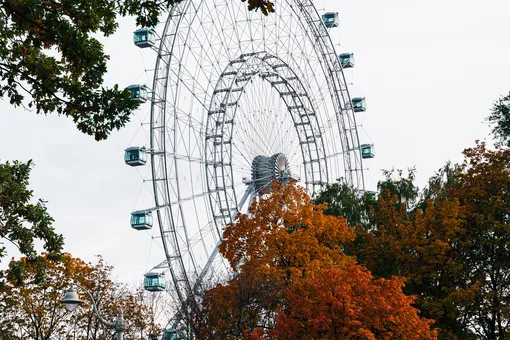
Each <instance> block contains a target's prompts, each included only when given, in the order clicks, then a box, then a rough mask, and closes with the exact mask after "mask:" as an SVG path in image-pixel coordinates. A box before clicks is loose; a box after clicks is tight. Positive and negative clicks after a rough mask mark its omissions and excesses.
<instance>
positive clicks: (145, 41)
mask: <svg viewBox="0 0 510 340" xmlns="http://www.w3.org/2000/svg"><path fill="white" fill-rule="evenodd" d="M133 42H134V43H135V45H136V46H138V47H140V48H146V47H152V46H154V44H155V43H156V32H155V31H154V30H153V29H152V28H140V29H137V30H136V31H134V32H133Z"/></svg>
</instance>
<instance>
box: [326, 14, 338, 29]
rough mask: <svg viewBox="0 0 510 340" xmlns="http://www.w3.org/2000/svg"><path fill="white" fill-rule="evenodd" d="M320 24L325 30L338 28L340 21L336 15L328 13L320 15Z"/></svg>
mask: <svg viewBox="0 0 510 340" xmlns="http://www.w3.org/2000/svg"><path fill="white" fill-rule="evenodd" d="M322 22H323V23H324V26H326V27H327V28H333V27H338V25H339V24H340V19H338V13H335V12H328V13H324V14H323V15H322Z"/></svg>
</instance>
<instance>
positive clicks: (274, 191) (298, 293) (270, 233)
mask: <svg viewBox="0 0 510 340" xmlns="http://www.w3.org/2000/svg"><path fill="white" fill-rule="evenodd" d="M326 208H327V206H326V205H325V204H324V205H314V204H312V203H311V201H310V197H309V196H308V195H307V194H306V192H305V190H304V189H303V188H300V187H297V186H296V185H295V183H289V184H285V185H284V184H282V183H280V182H275V183H274V184H273V187H272V188H271V190H270V191H268V192H266V193H265V194H263V195H262V196H261V197H259V198H258V199H257V200H256V201H255V202H254V203H253V204H252V205H251V207H250V208H249V212H248V214H240V215H238V217H237V220H236V221H235V223H233V224H232V225H229V226H227V228H226V229H225V231H224V239H223V242H222V243H221V244H220V252H221V254H222V255H223V256H224V257H225V258H226V259H227V260H228V261H229V262H230V265H231V267H232V269H233V270H234V271H235V272H236V274H235V276H234V277H233V278H232V279H231V280H229V281H228V282H227V283H226V284H224V285H218V286H217V287H215V288H213V289H211V290H209V291H208V292H207V293H206V294H205V296H204V298H203V301H202V304H201V307H202V309H201V310H200V311H198V312H197V313H196V315H195V321H196V322H195V323H194V324H195V325H196V327H197V329H196V332H197V334H198V337H200V338H225V339H234V338H245V339H248V338H249V339H258V338H260V337H266V338H274V339H289V338H294V335H295V336H296V337H297V338H299V337H301V338H318V337H319V336H321V337H326V336H332V335H333V334H334V333H333V332H334V330H335V329H337V328H342V329H343V331H342V333H341V334H340V333H338V334H339V335H338V336H344V337H342V338H345V339H349V338H356V336H357V335H360V333H358V330H359V329H360V325H363V327H365V328H366V330H365V331H363V336H365V337H368V338H370V336H372V338H373V337H376V336H378V332H386V333H384V334H386V335H388V337H387V338H394V339H397V338H409V339H415V338H418V337H417V336H415V335H416V334H421V336H422V337H421V338H423V339H431V338H435V334H434V332H432V331H431V330H430V327H429V321H427V320H424V319H421V318H420V317H419V316H418V314H417V311H416V310H415V309H414V308H413V307H412V306H411V301H412V298H409V297H404V295H403V294H402V290H401V285H402V283H401V281H400V280H398V279H391V280H388V281H384V280H380V281H373V280H372V278H371V276H370V274H369V273H368V272H367V271H366V270H365V269H363V268H362V267H361V266H359V265H357V264H356V263H355V259H354V258H353V257H350V256H347V255H345V254H344V248H345V247H344V245H345V244H346V243H348V242H351V241H352V240H353V238H354V230H353V229H352V228H349V227H348V225H347V223H346V220H345V219H344V218H338V217H335V216H327V215H325V214H324V210H325V209H326ZM328 275H329V276H328ZM347 276H351V277H352V279H353V281H349V280H337V279H338V278H340V277H347ZM325 277H329V278H330V279H328V280H326V281H324V278H325ZM346 281H349V282H350V283H348V284H345V282H346ZM354 281H356V282H354ZM361 282H363V284H364V285H365V286H364V287H365V288H366V289H365V288H360V289H359V290H356V288H355V287H356V286H359V287H361V286H360V284H361ZM384 282H387V283H384ZM321 285H322V286H321ZM319 286H320V288H317V289H315V288H316V287H319ZM377 287H379V289H375V288H377ZM383 287H384V288H383ZM326 291H331V292H332V293H331V294H333V296H334V298H335V299H337V300H336V301H335V302H334V303H335V304H338V305H341V304H345V303H351V304H357V303H358V302H359V301H361V300H366V301H370V300H371V299H373V300H377V301H379V302H384V304H385V305H386V306H388V305H390V306H393V307H396V306H399V308H395V311H394V313H395V314H393V316H394V320H395V322H394V323H392V322H391V321H390V322H382V321H381V320H382V319H383V318H384V317H385V316H384V315H380V316H379V317H377V318H376V317H375V314H377V312H378V311H377V307H369V306H368V304H365V305H360V306H357V307H356V308H358V309H359V313H347V314H346V313H344V314H339V315H338V314H337V313H336V312H337V311H336V310H333V309H330V310H329V312H328V313H326V314H324V315H323V316H321V317H320V318H321V324H320V325H319V324H318V323H319V322H318V321H317V320H316V316H317V315H315V313H311V311H312V310H315V308H316V307H318V306H319V305H321V304H322V303H325V302H326V301H333V300H331V299H330V298H329V297H328V295H326V296H325V295H324V294H323V293H324V292H326ZM337 292H342V294H344V295H345V294H347V295H349V296H348V297H345V296H341V295H338V294H336V293H337ZM309 293H310V294H309ZM351 294H358V295H359V296H356V297H355V296H351ZM390 296H391V297H390ZM358 299H360V300H358ZM393 299H394V300H393ZM398 300H402V301H400V302H398ZM328 306H329V305H328ZM305 310H306V311H308V312H307V313H305ZM382 310H383V307H382V306H381V309H379V311H382ZM364 313H366V314H370V313H373V314H374V315H372V316H373V317H371V318H366V319H362V317H361V315H363V314H364ZM397 323H398V326H397ZM306 325H309V326H310V327H307V326H306ZM315 326H317V327H315ZM418 329H419V330H418ZM391 332H393V333H392V334H393V336H389V334H390V333H391ZM399 332H401V333H399ZM420 332H422V333H420ZM381 334H382V333H381ZM397 334H398V335H397ZM400 335H403V337H400Z"/></svg>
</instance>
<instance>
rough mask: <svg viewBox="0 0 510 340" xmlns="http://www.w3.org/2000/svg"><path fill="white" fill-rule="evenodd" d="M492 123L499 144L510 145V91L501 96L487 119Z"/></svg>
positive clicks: (493, 132)
mask: <svg viewBox="0 0 510 340" xmlns="http://www.w3.org/2000/svg"><path fill="white" fill-rule="evenodd" d="M486 120H487V121H488V122H489V124H490V125H492V131H491V132H492V134H493V135H494V137H496V140H497V144H498V145H499V146H506V147H510V93H509V94H508V95H506V96H501V97H500V98H499V99H498V100H497V101H496V102H495V103H494V105H493V107H492V110H491V113H490V115H489V117H487V119H486Z"/></svg>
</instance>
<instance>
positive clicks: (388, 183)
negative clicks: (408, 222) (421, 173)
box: [377, 168, 419, 210]
mask: <svg viewBox="0 0 510 340" xmlns="http://www.w3.org/2000/svg"><path fill="white" fill-rule="evenodd" d="M402 174H403V171H402V170H400V169H399V170H397V171H396V176H395V170H394V169H391V170H383V175H384V177H385V179H384V180H383V181H380V182H379V183H377V189H378V190H379V192H380V193H381V195H383V196H388V197H391V196H393V195H395V196H396V197H397V199H398V200H397V204H398V205H401V204H404V205H405V207H406V209H408V210H411V209H412V208H413V207H414V206H415V204H416V201H417V199H418V193H419V189H418V187H416V186H415V185H414V180H415V178H416V169H415V168H410V169H408V170H407V177H403V176H402Z"/></svg>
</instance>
